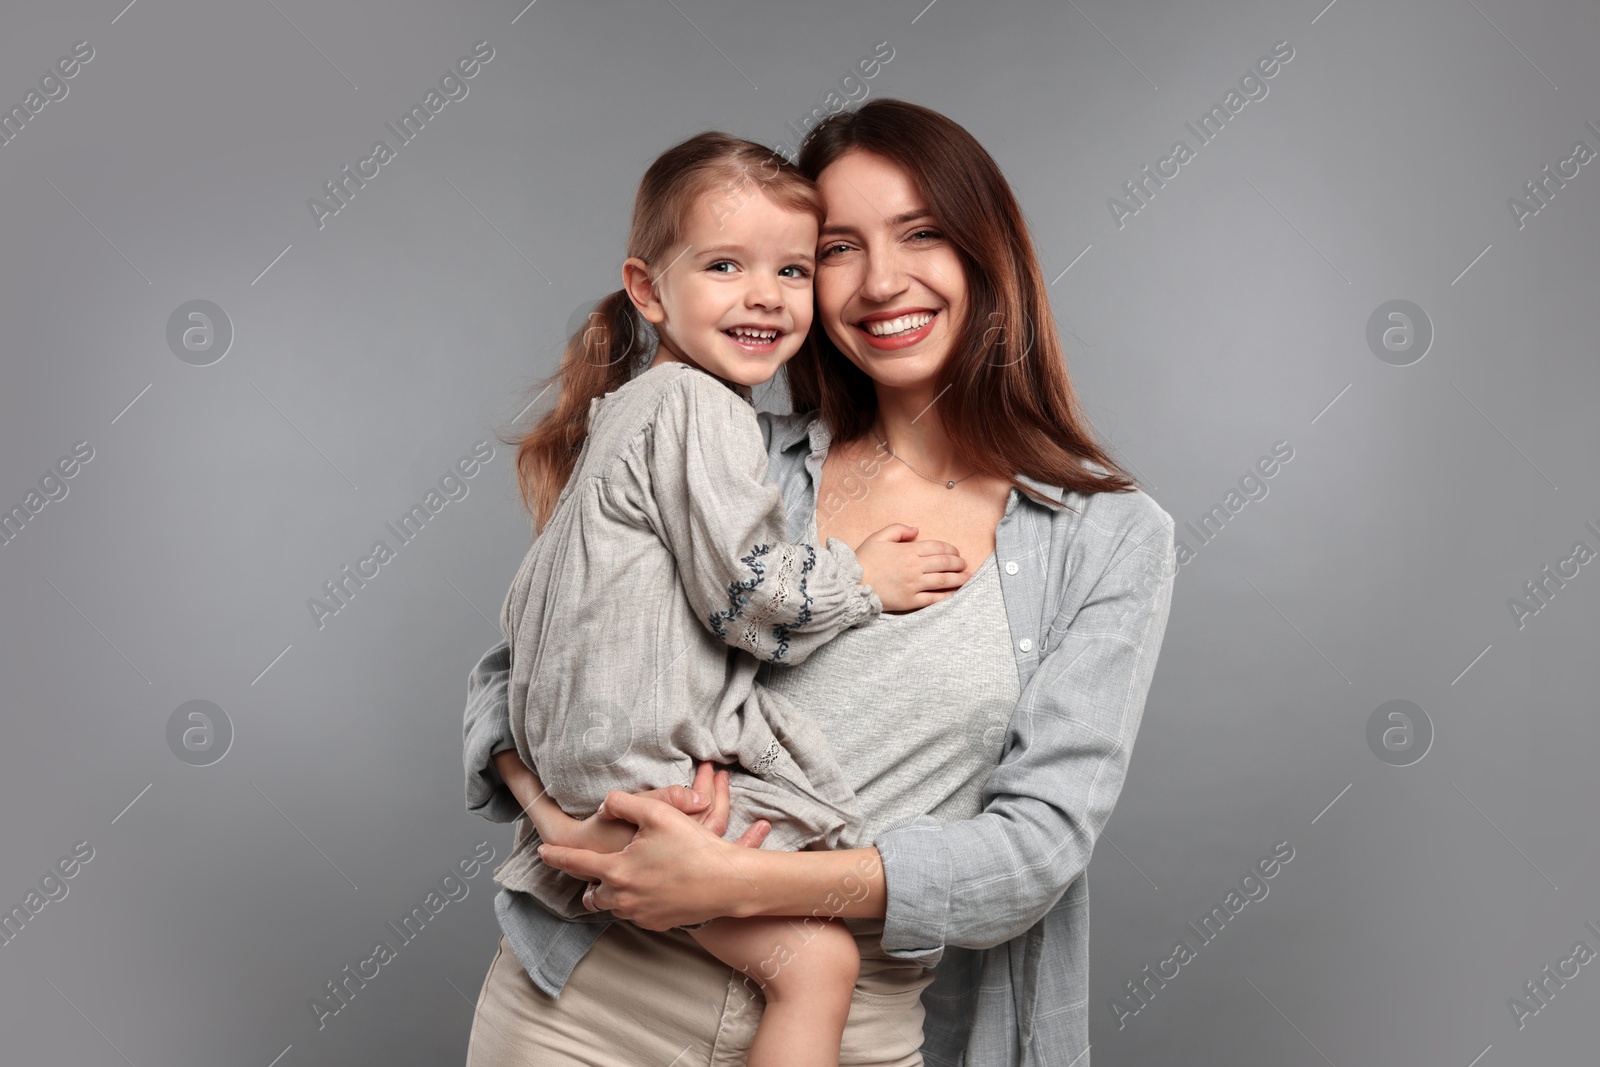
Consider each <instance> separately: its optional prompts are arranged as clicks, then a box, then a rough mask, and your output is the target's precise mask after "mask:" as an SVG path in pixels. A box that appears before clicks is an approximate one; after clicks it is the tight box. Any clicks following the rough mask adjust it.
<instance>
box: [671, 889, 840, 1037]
mask: <svg viewBox="0 0 1600 1067" xmlns="http://www.w3.org/2000/svg"><path fill="white" fill-rule="evenodd" d="M688 934H689V936H690V937H692V938H694V939H695V940H696V941H697V942H699V943H700V945H701V947H702V948H704V949H705V950H706V951H707V952H709V953H711V954H712V955H713V956H715V957H716V958H717V959H719V960H721V961H722V962H723V963H726V964H727V965H728V966H729V967H732V968H733V969H734V970H736V971H741V972H743V973H744V974H746V975H748V976H749V977H750V978H751V979H753V980H754V981H755V982H756V983H757V984H758V985H759V986H760V987H761V991H762V993H763V994H764V996H765V998H766V1002H767V1003H766V1009H765V1011H764V1012H763V1013H762V1016H761V1025H760V1026H759V1027H758V1028H757V1030H756V1037H755V1042H754V1043H753V1044H752V1045H751V1046H750V1057H749V1060H748V1061H747V1062H748V1067H839V1041H840V1039H841V1038H842V1037H843V1035H844V1024H845V1020H846V1019H847V1018H848V1017H849V1015H850V994H851V993H852V992H853V991H854V990H855V985H856V978H857V977H858V976H859V975H860V972H861V954H860V953H859V952H858V951H857V949H856V941H855V938H854V937H853V936H851V933H850V931H849V930H848V929H847V928H846V927H845V925H844V923H842V922H838V921H836V920H834V919H831V918H830V919H817V918H811V919H798V918H785V917H782V916H753V917H751V918H745V919H736V918H731V917H724V918H721V919H717V920H715V921H714V922H712V923H710V924H709V925H707V926H702V927H701V928H699V929H698V930H690V931H688Z"/></svg>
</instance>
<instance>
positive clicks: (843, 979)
mask: <svg viewBox="0 0 1600 1067" xmlns="http://www.w3.org/2000/svg"><path fill="white" fill-rule="evenodd" d="M797 925H798V926H799V928H800V930H802V931H803V933H802V934H800V935H799V936H797V937H796V938H795V939H794V940H793V941H792V942H790V943H788V944H786V945H785V946H784V947H783V949H782V950H781V951H780V952H779V953H777V954H775V958H774V960H773V961H772V962H774V963H776V967H772V966H769V967H767V968H766V972H767V973H768V974H770V977H768V978H767V981H766V986H767V998H768V999H769V1000H771V999H772V998H773V993H774V992H776V993H777V994H778V995H779V996H782V995H783V994H784V993H785V992H787V991H790V990H800V989H805V990H811V989H815V988H818V987H822V986H829V987H833V988H835V989H837V988H840V987H842V988H844V989H852V988H854V987H855V984H856V979H857V978H858V977H859V976H860V974H861V953H860V951H859V950H858V949H857V948H856V939H855V937H854V936H853V935H852V934H851V933H850V931H849V930H848V929H847V928H846V927H845V925H844V924H843V923H841V922H838V921H836V920H815V919H813V920H809V921H807V922H805V923H801V924H797Z"/></svg>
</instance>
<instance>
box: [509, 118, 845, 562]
mask: <svg viewBox="0 0 1600 1067" xmlns="http://www.w3.org/2000/svg"><path fill="white" fill-rule="evenodd" d="M712 192H719V196H720V198H721V199H720V204H721V205H722V206H721V207H720V208H718V210H723V211H724V212H726V213H729V214H731V213H732V212H733V211H736V210H738V208H739V207H740V206H741V205H742V204H743V203H744V202H745V199H746V198H748V197H750V196H755V195H764V196H766V197H767V198H768V199H770V200H771V201H772V202H773V203H775V204H777V205H779V206H780V207H784V208H788V209H789V210H791V211H803V212H807V213H809V214H811V215H813V216H815V217H816V219H817V221H818V223H819V224H820V223H821V221H822V218H823V204H822V195H821V194H820V193H819V192H817V187H816V186H815V185H814V184H812V182H811V180H810V179H808V178H806V177H804V176H802V175H801V173H800V172H799V170H797V169H796V168H795V166H794V165H793V164H792V163H790V162H788V161H787V160H785V159H783V158H781V157H779V156H776V155H774V154H773V152H772V151H771V150H770V149H767V148H763V147H762V146H761V145H759V144H756V143H755V142H754V141H746V140H743V139H741V138H738V137H733V136H730V135H728V134H725V133H718V132H715V131H709V132H706V133H701V134H697V135H695V136H694V137H691V138H689V139H688V140H687V141H683V142H681V143H679V144H676V145H674V146H672V147H671V148H669V149H667V150H666V151H665V152H663V153H661V155H660V156H658V157H657V158H656V160H655V162H654V163H652V164H650V167H649V169H648V170H646V171H645V173H644V177H643V178H642V179H640V182H639V191H638V193H637V194H636V195H635V196H634V201H633V223H632V226H631V228H630V230H629V233H628V257H629V258H632V257H634V256H637V257H638V258H640V259H642V260H644V261H645V262H646V263H647V264H649V265H650V267H651V270H652V273H654V272H655V271H656V270H660V269H665V268H667V267H668V266H670V265H671V263H672V262H675V261H676V259H677V257H679V256H680V255H681V254H682V252H683V251H684V250H683V249H680V247H679V246H680V245H681V244H682V243H683V233H684V229H685V221H686V220H687V219H688V217H689V212H690V210H691V209H692V208H693V207H694V206H695V205H696V204H697V203H698V202H699V200H700V198H701V197H702V196H705V195H707V194H709V193H712ZM650 332H651V328H650V325H649V323H648V322H646V321H645V319H644V317H643V316H641V315H640V314H639V313H638V312H637V311H636V310H635V308H634V306H633V301H632V300H630V299H629V297H628V292H627V290H626V289H618V290H616V291H615V292H613V293H610V294H608V295H607V296H606V297H604V298H603V299H601V301H600V302H599V303H598V304H596V305H595V307H594V309H593V310H592V311H590V312H589V315H588V318H587V320H586V321H585V322H584V324H583V325H582V326H580V327H579V328H578V329H577V330H576V331H575V332H574V333H573V334H572V336H571V337H570V338H568V340H567V346H566V352H565V354H564V355H563V357H562V360H561V368H560V370H558V371H557V372H556V373H555V374H553V375H550V376H549V377H547V378H544V379H541V380H540V381H538V382H536V383H535V385H534V387H533V388H534V389H537V390H538V394H539V395H543V394H544V392H545V391H546V390H548V389H549V388H550V387H551V386H552V385H555V384H558V383H559V385H560V387H561V388H560V393H559V394H558V396H557V397H556V401H555V406H554V407H553V408H552V409H551V410H550V411H549V413H548V414H546V415H545V416H544V417H543V418H542V419H540V420H539V422H538V424H537V425H535V426H534V427H533V429H531V430H529V431H528V432H527V433H526V434H524V435H522V436H521V437H520V438H519V437H515V436H513V437H510V438H509V439H508V438H506V437H502V438H501V440H503V441H504V442H505V443H506V444H516V445H517V487H518V489H519V491H520V492H521V495H522V503H523V506H524V507H526V508H527V509H528V512H529V514H530V515H532V516H533V523H534V530H535V533H537V532H538V531H539V530H540V529H543V527H544V524H545V523H546V522H548V521H549V519H550V513H551V512H552V511H554V510H555V505H556V499H557V498H558V497H559V496H560V495H561V490H562V488H563V487H564V486H565V485H566V484H567V480H568V479H569V478H571V477H572V472H573V468H574V467H576V465H577V461H578V455H579V453H581V452H582V451H583V443H584V441H585V440H586V439H587V438H588V435H589V405H590V402H591V401H592V400H594V399H596V398H598V397H602V396H604V395H605V394H607V393H610V392H615V391H616V390H618V389H620V388H622V387H623V386H624V385H626V384H627V383H628V381H629V380H630V379H631V378H632V377H633V376H634V374H635V373H637V372H638V371H639V370H640V369H641V368H642V367H643V366H644V365H645V364H646V363H648V362H649V360H650V358H651V356H652V355H654V345H653V343H651V342H650V340H649V334H650ZM530 391H532V390H530ZM534 399H535V400H537V399H538V397H537V396H535V397H534Z"/></svg>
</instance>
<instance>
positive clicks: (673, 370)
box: [494, 362, 883, 922]
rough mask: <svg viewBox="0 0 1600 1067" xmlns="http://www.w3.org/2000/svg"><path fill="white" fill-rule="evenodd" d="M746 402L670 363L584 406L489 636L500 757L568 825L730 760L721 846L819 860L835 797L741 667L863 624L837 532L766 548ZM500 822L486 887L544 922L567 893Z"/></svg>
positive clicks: (572, 914)
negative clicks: (523, 899) (532, 775)
mask: <svg viewBox="0 0 1600 1067" xmlns="http://www.w3.org/2000/svg"><path fill="white" fill-rule="evenodd" d="M766 469H767V451H766V447H765V444H764V443H763V440H762V436H761V429H760V426H759V424H758V423H757V421H756V415H755V409H754V407H753V406H752V405H751V403H750V401H748V400H746V399H745V398H744V397H742V396H740V395H739V394H738V393H736V392H735V391H734V390H733V388H732V387H731V386H729V385H728V384H726V383H725V382H723V381H721V380H720V379H717V378H715V377H713V376H712V375H710V374H709V373H707V372H705V371H703V370H701V369H700V368H698V367H695V366H693V365H691V364H688V363H680V362H669V363H661V364H658V365H657V366H655V367H652V368H650V369H648V370H646V371H644V372H642V373H640V374H639V375H637V376H636V377H635V378H633V379H632V380H631V381H629V382H628V383H627V384H626V385H624V386H622V387H621V388H620V389H617V390H615V391H614V392H611V393H608V394H606V395H605V396H604V397H597V398H596V399H595V400H593V401H592V402H591V404H590V414H589V435H588V439H587V440H586V441H585V443H584V446H583V450H582V452H581V453H580V455H579V457H578V460H577V464H576V467H575V468H574V470H573V474H572V477H571V478H570V479H569V480H568V482H567V484H566V486H565V488H564V489H563V490H562V492H561V494H560V496H559V497H558V498H557V502H556V507H555V509H554V511H553V512H552V514H551V517H550V519H549V521H548V522H547V523H546V526H545V529H544V530H542V531H541V532H540V533H539V535H538V537H537V538H536V539H535V541H534V543H533V546H532V547H531V548H530V549H529V550H528V554H527V556H526V557H525V558H524V559H523V562H522V566H521V567H520V569H519V570H518V571H517V575H516V577H515V578H514V579H513V581H512V583H511V588H510V590H509V592H508V593H507V594H506V599H505V604H504V607H503V609H502V612H501V630H502V631H503V633H504V634H505V637H506V640H507V642H508V643H509V645H510V649H511V671H510V682H509V688H508V701H509V711H510V718H511V732H512V736H513V738H514V739H515V741H516V745H517V753H518V755H520V756H521V757H522V760H523V762H524V763H526V764H527V765H528V766H529V767H532V768H533V769H534V770H535V771H536V772H537V773H538V775H539V779H540V781H541V782H542V783H543V785H544V788H545V791H546V792H547V793H548V794H549V795H550V797H551V798H552V799H553V800H554V801H555V802H556V803H557V804H558V805H559V806H560V807H561V809H562V810H563V811H565V812H566V813H567V814H568V815H571V816H573V817H575V818H579V819H582V818H586V817H587V816H589V815H590V814H592V813H593V812H594V811H595V810H597V809H598V807H599V805H600V802H601V801H602V800H604V799H605V795H606V793H607V792H609V791H610V790H612V789H620V790H623V791H624V792H636V791H639V790H644V789H653V788H659V787H662V786H667V785H673V784H683V785H688V784H691V783H692V781H693V779H694V772H695V768H696V766H697V765H698V763H699V761H702V760H711V761H714V762H718V763H729V764H732V763H737V764H739V765H740V768H742V770H741V769H740V768H735V769H734V771H733V776H732V780H731V798H732V810H731V812H730V815H729V821H728V829H727V832H726V834H725V835H724V836H725V837H727V838H728V839H729V840H732V839H735V838H737V837H738V836H739V835H740V834H742V833H743V832H744V831H745V830H746V829H748V828H749V827H750V826H751V825H752V824H753V823H754V822H755V821H756V820H757V819H766V820H768V821H769V822H770V823H771V824H772V830H771V832H770V834H769V835H768V837H767V838H766V840H765V841H764V842H763V845H762V847H764V848H772V849H781V850H789V851H795V850H799V849H803V848H807V847H816V848H825V849H833V848H838V847H841V843H842V842H844V841H846V840H852V839H853V838H854V836H855V832H856V831H857V830H858V829H859V828H860V825H861V812H860V808H859V805H858V802H857V800H856V796H855V793H854V792H853V791H852V790H851V789H850V788H849V786H848V785H847V784H846V782H845V779H844V776H843V774H842V772H841V771H840V768H839V764H838V762H837V760H836V758H835V756H834V753H833V750H832V748H831V747H830V745H829V744H828V742H827V739H826V738H825V737H824V736H823V734H822V733H821V731H820V730H819V729H818V728H817V726H816V725H815V723H814V722H813V721H812V720H811V719H810V717H809V716H806V715H804V714H803V713H801V712H800V711H798V710H797V709H796V708H795V707H794V705H793V704H792V703H790V701H789V700H788V699H787V698H785V697H782V696H780V695H779V694H776V693H774V692H772V691H770V690H768V689H766V688H765V687H762V686H758V685H756V684H755V675H756V672H757V670H758V669H759V667H760V662H759V661H760V660H765V661H771V662H776V663H798V662H800V661H801V660H803V659H804V658H805V657H806V656H808V655H809V654H810V653H811V652H812V651H813V650H815V649H817V648H818V647H820V646H821V645H823V644H824V643H826V642H827V641H828V640H830V639H831V638H832V637H834V636H835V635H837V634H839V633H841V632H842V631H844V630H846V629H848V628H850V627H853V626H858V625H860V624H862V623H864V622H866V621H868V620H869V619H871V618H873V617H875V616H877V615H878V614H880V613H881V612H882V610H883V603H882V601H881V600H880V599H879V598H878V596H877V594H876V593H874V592H873V591H872V587H871V586H870V585H863V584H861V582H860V579H861V577H862V568H861V564H860V562H859V561H858V560H857V559H856V556H855V553H854V551H852V549H851V548H850V546H848V545H846V544H845V543H844V542H843V541H840V540H839V539H838V538H834V537H830V538H828V543H827V544H826V545H825V546H822V547H820V548H814V547H812V546H811V545H807V544H804V543H800V544H793V543H789V542H786V541H785V540H784V537H785V534H786V523H785V517H784V512H783V503H782V497H781V495H780V494H779V492H778V489H777V487H775V486H772V485H768V484H766V483H765V482H764V481H763V478H764V476H765V474H766ZM539 843H540V842H539V837H538V834H537V832H536V831H534V830H533V828H532V825H531V823H530V820H529V819H528V818H527V816H526V815H524V816H523V817H521V818H519V819H518V820H517V831H516V838H515V840H514V842H513V846H512V852H511V855H510V856H508V857H507V859H506V861H505V862H504V863H503V864H502V865H501V866H500V868H499V869H498V870H496V871H495V875H494V880H495V881H496V882H497V883H499V884H500V885H503V886H506V887H508V888H511V889H515V890H520V891H522V892H526V893H531V894H532V895H533V896H534V897H536V898H537V899H538V900H539V902H540V903H541V904H542V905H544V906H545V907H546V908H547V909H549V910H550V911H551V912H553V913H555V914H557V915H560V916H562V917H564V918H572V919H579V920H584V921H595V922H605V921H609V920H610V919H611V915H610V913H609V912H604V911H602V912H590V911H588V910H586V909H585V908H584V907H583V904H582V895H583V890H584V887H585V883H584V882H583V881H582V880H580V879H578V878H575V877H573V876H571V875H569V874H566V873H565V872H563V871H558V870H556V869H555V868H553V867H548V866H546V865H545V864H543V863H541V862H540V861H539V858H538V853H537V848H538V845H539Z"/></svg>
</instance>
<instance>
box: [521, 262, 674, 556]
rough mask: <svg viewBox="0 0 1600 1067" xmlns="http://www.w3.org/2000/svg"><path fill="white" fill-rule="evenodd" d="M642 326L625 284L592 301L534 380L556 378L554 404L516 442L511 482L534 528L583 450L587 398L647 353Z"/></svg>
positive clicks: (614, 386) (545, 385)
mask: <svg viewBox="0 0 1600 1067" xmlns="http://www.w3.org/2000/svg"><path fill="white" fill-rule="evenodd" d="M645 328H646V327H645V324H644V322H643V321H642V320H641V319H640V317H639V314H638V313H637V312H636V311H635V310H634V308H633V301H632V300H630V299H629V298H628V293H627V290H625V289H618V290H617V291H616V292H614V293H611V294H610V295H609V296H607V297H605V298H604V299H603V300H601V301H600V302H599V303H598V304H596V305H595V306H594V309H593V310H591V311H590V312H589V315H588V317H587V318H586V319H585V320H584V322H583V324H582V325H581V326H579V327H578V329H577V331H576V332H574V333H573V335H572V336H571V337H570V338H568V339H567V348H566V353H565V354H564V355H563V356H562V359H561V369H560V370H559V371H558V372H557V373H555V374H553V375H551V376H550V377H549V378H546V379H544V380H543V381H542V382H540V383H539V385H540V386H541V387H542V388H541V389H540V393H539V395H541V396H542V395H543V394H544V393H545V392H546V391H548V390H549V388H550V386H552V385H555V384H557V383H559V385H560V394H559V395H558V396H557V398H556V404H555V408H554V409H553V410H551V412H550V413H549V414H548V415H546V416H545V417H544V418H543V419H541V420H540V421H539V424H538V425H537V426H535V427H534V428H533V429H532V430H531V431H529V432H528V434H527V436H525V437H523V438H522V440H521V442H520V444H519V446H518V448H517V488H518V490H519V491H520V492H521V494H522V504H523V506H524V507H526V508H527V509H528V511H529V512H530V513H531V514H532V515H533V521H534V531H535V534H537V532H538V531H539V530H541V529H543V528H544V524H545V523H546V522H548V521H549V519H550V513H551V512H552V511H554V510H555V506H556V498H557V497H559V496H560V495H561V490H562V488H563V487H564V486H565V485H566V484H567V480H568V479H569V478H571V477H572V470H573V468H574V467H575V466H576V465H577V462H578V454H579V453H580V452H582V451H583V442H584V441H585V440H586V439H587V438H588V436H589V407H590V401H592V400H594V399H596V398H598V397H603V396H605V395H606V394H607V393H612V392H615V391H616V390H618V389H621V388H622V387H623V386H624V385H626V384H627V383H628V380H629V379H630V378H632V377H633V374H634V369H635V367H636V366H637V365H639V364H641V363H642V362H643V360H644V357H645V356H646V355H647V353H648V346H647V345H646V344H645V343H644V331H645ZM536 399H537V398H536Z"/></svg>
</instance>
